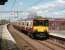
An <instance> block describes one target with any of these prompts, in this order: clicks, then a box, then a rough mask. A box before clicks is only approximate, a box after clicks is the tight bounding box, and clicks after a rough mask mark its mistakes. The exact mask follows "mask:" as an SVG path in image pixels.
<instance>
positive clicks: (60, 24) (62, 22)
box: [49, 19, 65, 31]
mask: <svg viewBox="0 0 65 50" xmlns="http://www.w3.org/2000/svg"><path fill="white" fill-rule="evenodd" d="M49 31H65V19H49Z"/></svg>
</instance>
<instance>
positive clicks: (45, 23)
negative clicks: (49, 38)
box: [33, 20, 48, 26]
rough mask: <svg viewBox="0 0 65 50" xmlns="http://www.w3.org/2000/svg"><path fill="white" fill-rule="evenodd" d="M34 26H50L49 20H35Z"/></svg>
mask: <svg viewBox="0 0 65 50" xmlns="http://www.w3.org/2000/svg"><path fill="white" fill-rule="evenodd" d="M33 25H34V26H48V20H34V22H33Z"/></svg>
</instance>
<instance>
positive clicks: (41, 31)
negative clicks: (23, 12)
mask: <svg viewBox="0 0 65 50" xmlns="http://www.w3.org/2000/svg"><path fill="white" fill-rule="evenodd" d="M48 25H49V22H48V20H47V19H40V20H39V19H38V20H37V19H36V20H33V33H32V37H33V38H35V39H40V40H42V39H43V40H45V39H48V38H49V34H48Z"/></svg>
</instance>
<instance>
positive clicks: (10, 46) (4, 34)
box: [0, 25, 17, 50]
mask: <svg viewBox="0 0 65 50" xmlns="http://www.w3.org/2000/svg"><path fill="white" fill-rule="evenodd" d="M0 39H2V42H1V48H2V50H14V49H15V48H17V47H16V41H15V40H14V39H13V37H12V36H11V34H10V33H9V31H8V30H7V25H2V26H0Z"/></svg>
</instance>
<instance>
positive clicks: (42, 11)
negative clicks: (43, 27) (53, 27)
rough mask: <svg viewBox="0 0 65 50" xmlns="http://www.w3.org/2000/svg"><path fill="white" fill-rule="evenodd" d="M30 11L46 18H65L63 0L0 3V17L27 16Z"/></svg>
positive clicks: (10, 0) (16, 0)
mask: <svg viewBox="0 0 65 50" xmlns="http://www.w3.org/2000/svg"><path fill="white" fill-rule="evenodd" d="M10 11H21V12H19V13H18V14H17V13H16V12H15V13H14V12H10ZM30 12H32V13H33V14H34V13H36V14H37V15H39V16H43V17H48V18H65V0H8V2H6V4H5V5H0V19H9V18H10V19H11V20H14V19H16V20H17V19H20V18H27V16H28V15H29V14H30Z"/></svg>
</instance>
